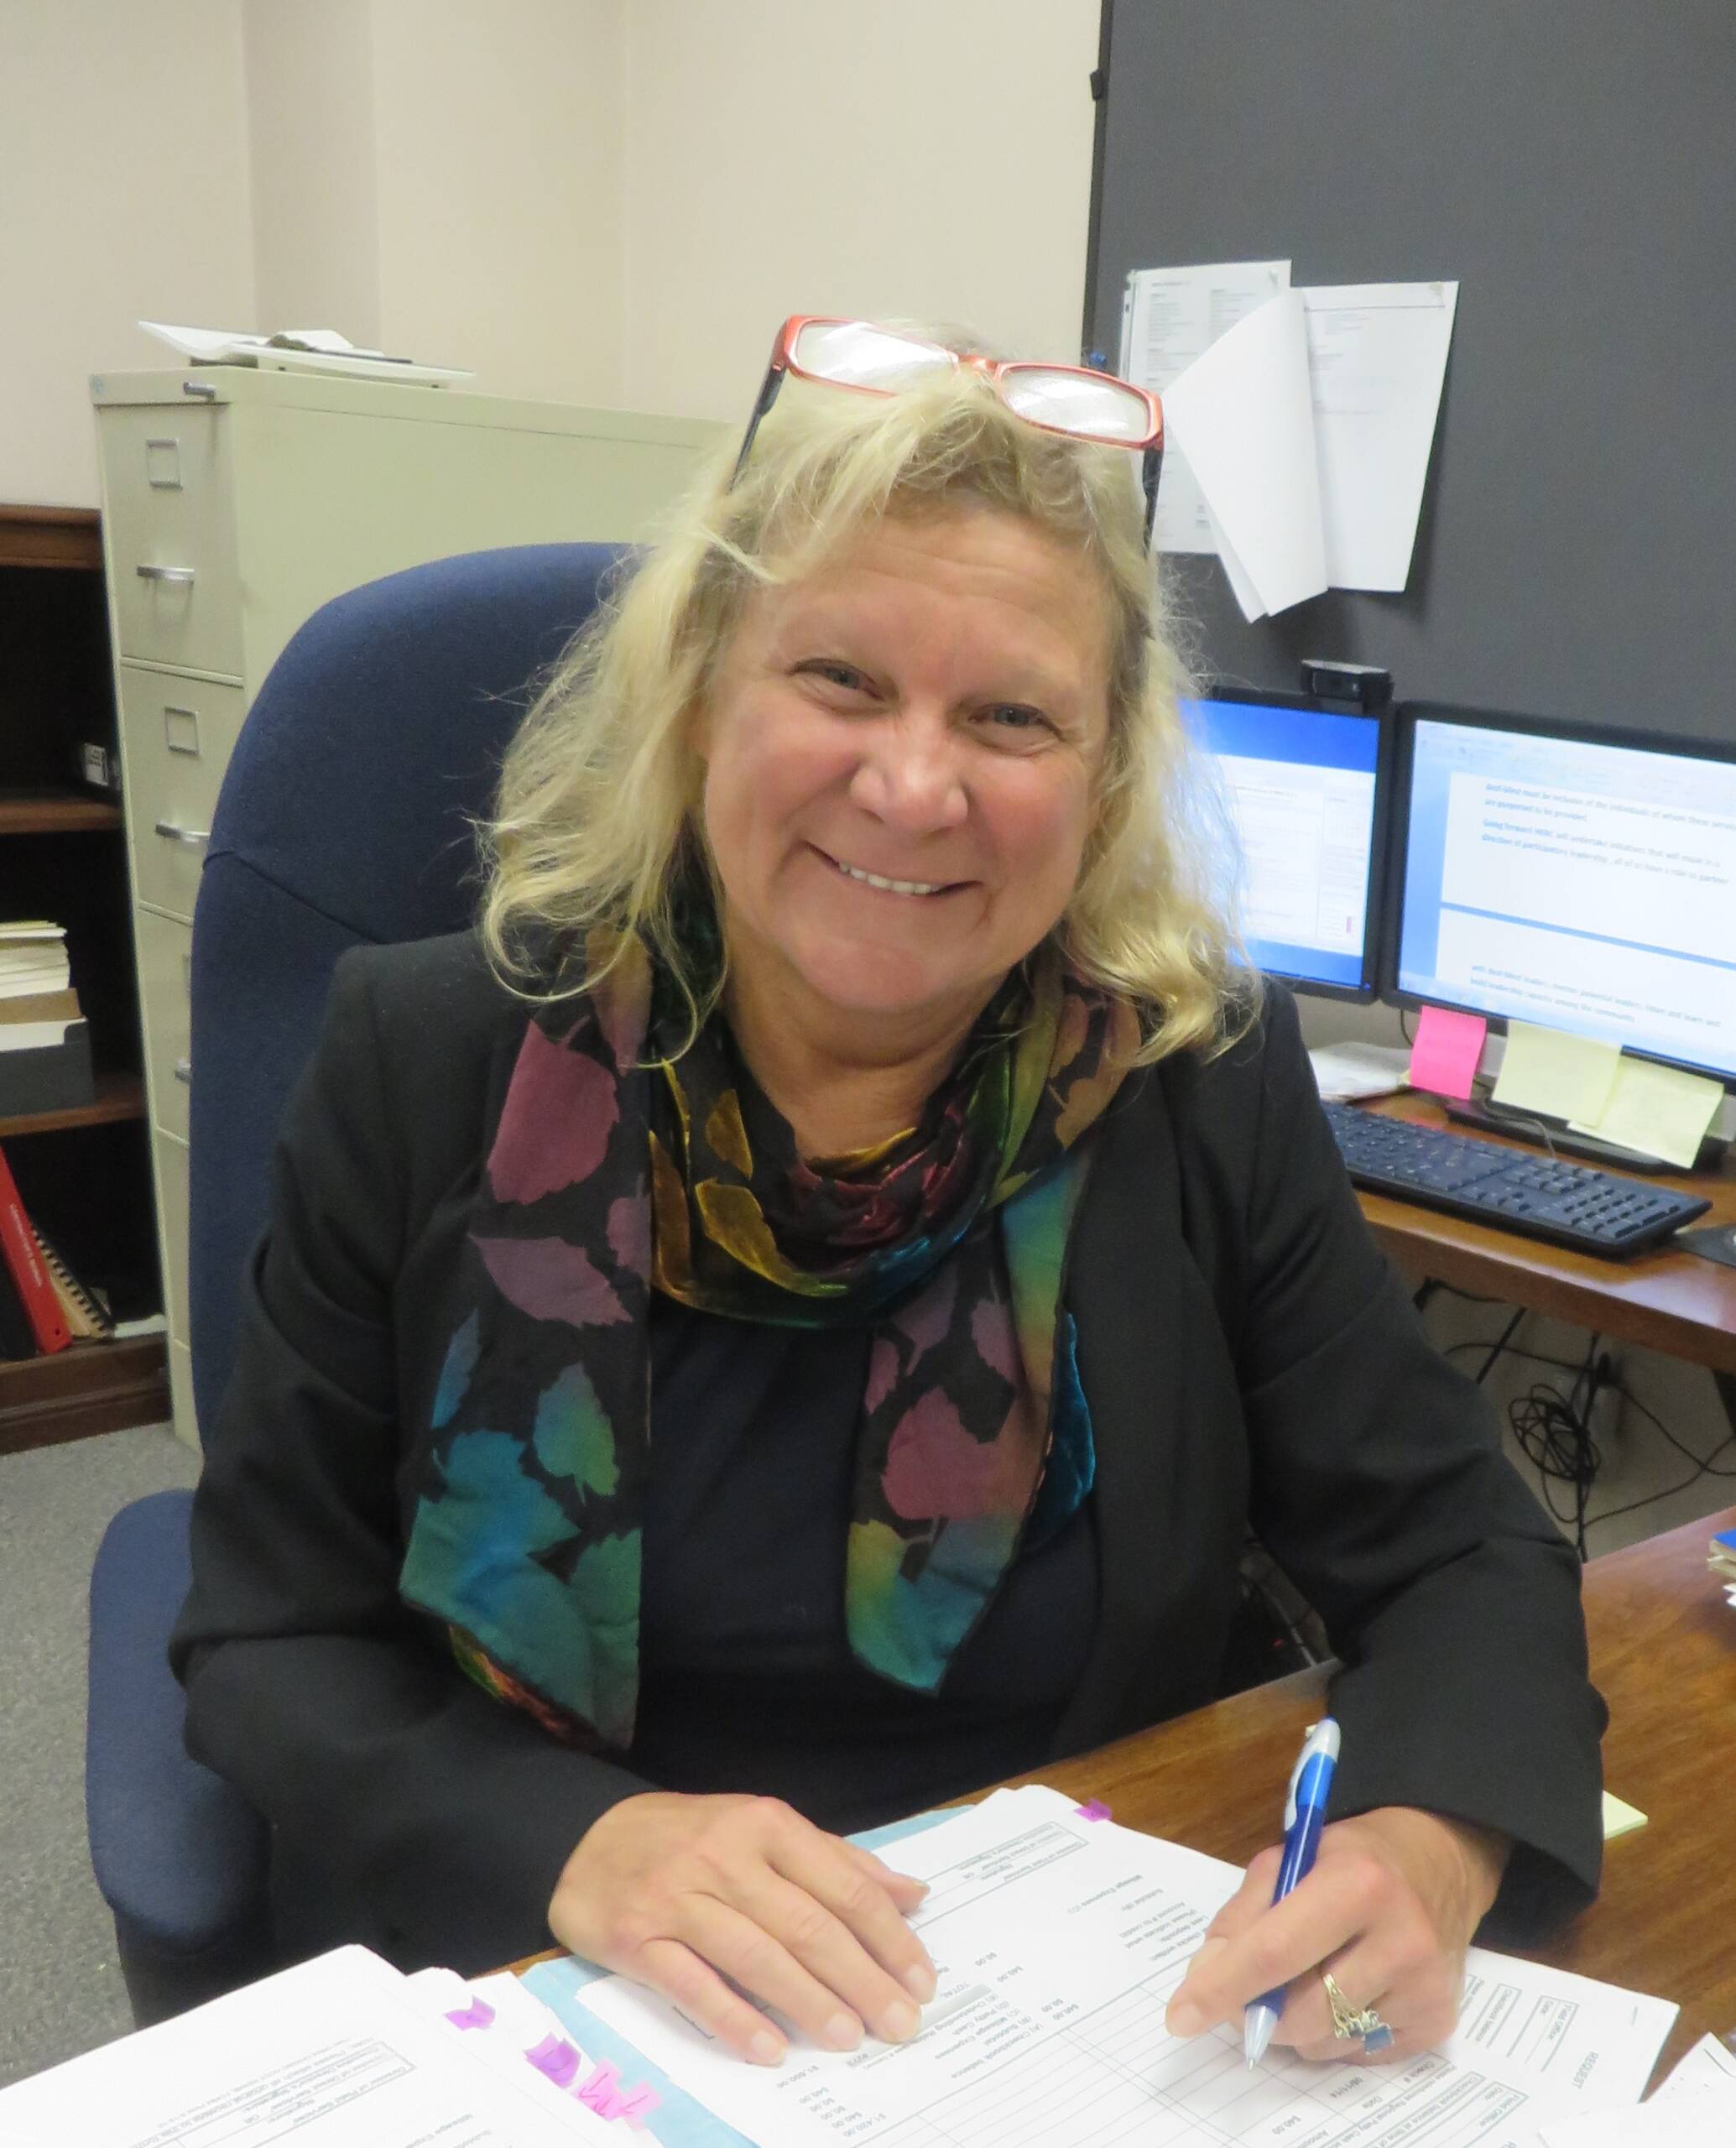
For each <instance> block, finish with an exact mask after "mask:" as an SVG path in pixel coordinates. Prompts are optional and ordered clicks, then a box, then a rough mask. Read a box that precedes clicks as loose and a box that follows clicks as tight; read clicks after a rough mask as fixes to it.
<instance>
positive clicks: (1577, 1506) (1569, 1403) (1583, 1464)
mask: <svg viewBox="0 0 1736 2148" xmlns="http://www.w3.org/2000/svg"><path fill="white" fill-rule="evenodd" d="M1439 1287H1440V1288H1441V1289H1442V1290H1447V1291H1448V1292H1450V1293H1451V1295H1452V1296H1454V1297H1460V1298H1467V1299H1471V1300H1472V1301H1473V1303H1478V1304H1493V1303H1494V1302H1496V1301H1494V1300H1492V1299H1475V1298H1473V1294H1472V1293H1471V1292H1470V1291H1468V1290H1459V1289H1457V1287H1456V1286H1455V1285H1452V1284H1450V1283H1443V1284H1441V1285H1440V1286H1439ZM1523 1316H1524V1311H1523V1308H1521V1310H1520V1312H1518V1313H1515V1314H1514V1316H1513V1318H1512V1319H1510V1320H1509V1322H1508V1323H1507V1325H1506V1327H1504V1329H1503V1330H1502V1332H1501V1334H1500V1337H1499V1339H1498V1340H1497V1341H1496V1342H1495V1343H1494V1344H1493V1345H1491V1344H1490V1343H1488V1342H1487V1341H1486V1340H1482V1341H1479V1340H1472V1341H1468V1342H1464V1343H1449V1344H1448V1345H1447V1348H1445V1349H1444V1350H1443V1351H1442V1353H1441V1355H1442V1356H1443V1357H1448V1358H1451V1357H1457V1356H1458V1355H1460V1354H1462V1353H1464V1352H1467V1351H1470V1350H1482V1351H1483V1352H1485V1353H1486V1355H1485V1356H1484V1358H1483V1363H1482V1365H1481V1367H1480V1368H1479V1369H1478V1372H1477V1373H1476V1374H1475V1375H1474V1377H1475V1379H1476V1380H1477V1383H1478V1385H1481V1384H1482V1383H1483V1380H1484V1379H1487V1378H1488V1374H1489V1372H1490V1371H1491V1370H1492V1369H1493V1368H1494V1364H1495V1363H1496V1362H1497V1360H1498V1359H1499V1358H1500V1357H1501V1355H1502V1353H1506V1354H1508V1355H1509V1356H1510V1357H1514V1358H1525V1361H1526V1362H1527V1363H1530V1364H1538V1365H1547V1366H1549V1367H1551V1369H1553V1370H1555V1371H1557V1372H1565V1373H1572V1374H1573V1376H1574V1380H1573V1385H1572V1388H1571V1389H1569V1391H1568V1393H1567V1395H1566V1396H1563V1395H1561V1393H1560V1392H1559V1391H1558V1390H1557V1389H1555V1388H1552V1387H1551V1386H1549V1385H1548V1384H1546V1382H1543V1381H1538V1382H1536V1383H1535V1384H1533V1385H1532V1386H1531V1387H1530V1389H1528V1390H1527V1391H1526V1393H1525V1394H1524V1395H1516V1396H1515V1397H1514V1399H1513V1400H1512V1401H1510V1402H1509V1404H1508V1405H1507V1415H1508V1421H1509V1424H1510V1425H1511V1426H1512V1427H1513V1434H1514V1439H1515V1440H1516V1441H1517V1442H1518V1443H1519V1445H1520V1449H1521V1450H1522V1452H1524V1453H1525V1457H1526V1458H1527V1459H1528V1460H1529V1461H1530V1462H1531V1464H1532V1466H1533V1467H1534V1468H1535V1469H1536V1471H1537V1473H1538V1477H1539V1478H1540V1480H1541V1493H1542V1498H1543V1503H1544V1504H1545V1506H1546V1507H1547V1508H1548V1509H1549V1511H1550V1513H1551V1515H1553V1516H1554V1518H1555V1519H1556V1521H1558V1522H1560V1523H1561V1525H1562V1527H1563V1528H1572V1530H1573V1532H1574V1540H1575V1543H1576V1546H1577V1550H1578V1552H1579V1556H1580V1557H1581V1558H1582V1559H1584V1558H1585V1557H1586V1556H1587V1551H1586V1533H1587V1530H1593V1529H1596V1528H1598V1526H1599V1525H1601V1524H1602V1523H1603V1522H1606V1521H1614V1520H1617V1519H1618V1518H1619V1516H1621V1515H1629V1514H1636V1513H1638V1512H1639V1510H1640V1509H1641V1508H1642V1507H1649V1506H1654V1505H1655V1504H1657V1502H1658V1501H1659V1500H1660V1499H1674V1498H1675V1497H1676V1494H1678V1493H1680V1492H1685V1491H1687V1490H1688V1489H1689V1488H1691V1487H1692V1486H1693V1485H1695V1484H1697V1483H1699V1481H1700V1480H1701V1478H1702V1477H1724V1478H1736V1468H1719V1467H1718V1461H1717V1457H1718V1456H1719V1455H1721V1454H1723V1452H1724V1450H1725V1449H1726V1448H1727V1447H1732V1446H1736V1428H1733V1429H1732V1430H1731V1431H1729V1432H1728V1433H1727V1434H1726V1435H1725V1436H1724V1437H1723V1439H1722V1440H1720V1441H1719V1442H1718V1444H1717V1445H1716V1446H1715V1447H1713V1450H1712V1452H1711V1453H1710V1454H1706V1455H1700V1454H1696V1453H1695V1452H1694V1450H1693V1449H1692V1447H1689V1446H1688V1445H1687V1443H1686V1442H1685V1441H1683V1440H1681V1439H1678V1438H1677V1437H1676V1434H1675V1433H1674V1432H1672V1431H1671V1429H1670V1427H1669V1426H1667V1425H1666V1423H1665V1422H1664V1421H1663V1419H1662V1418H1661V1417H1660V1416H1659V1415H1658V1413H1657V1412H1656V1410H1654V1409H1652V1408H1651V1407H1650V1405H1649V1404H1647V1403H1645V1402H1642V1401H1641V1400H1640V1397H1639V1396H1638V1395H1635V1394H1634V1390H1633V1389H1632V1388H1630V1387H1629V1385H1628V1384H1627V1382H1626V1381H1625V1380H1624V1379H1619V1378H1617V1377H1616V1376H1615V1374H1613V1371H1612V1370H1611V1369H1610V1365H1609V1360H1608V1358H1607V1357H1606V1358H1601V1359H1600V1358H1599V1357H1598V1337H1596V1336H1593V1337H1592V1343H1591V1348H1590V1349H1589V1351H1588V1352H1587V1355H1586V1358H1585V1360H1584V1362H1583V1363H1575V1362H1574V1361H1573V1360H1572V1359H1571V1358H1554V1357H1551V1356H1549V1355H1548V1354H1547V1353H1546V1352H1543V1351H1541V1350H1527V1349H1522V1348H1516V1347H1515V1346H1514V1343H1513V1339H1512V1338H1513V1335H1514V1331H1515V1330H1516V1329H1517V1327H1518V1326H1519V1323H1520V1320H1521V1319H1522V1318H1523ZM1606 1389H1608V1390H1609V1391H1611V1392H1613V1393H1614V1394H1616V1395H1619V1396H1620V1398H1621V1400H1623V1402H1624V1403H1626V1404H1629V1405H1631V1406H1632V1407H1633V1408H1634V1409H1635V1410H1638V1411H1639V1413H1640V1415H1641V1416H1642V1417H1644V1418H1645V1421H1646V1422H1647V1423H1648V1424H1650V1426H1652V1428H1653V1429H1654V1430H1655V1431H1656V1432H1657V1433H1658V1435H1659V1436H1660V1438H1661V1439H1662V1440H1663V1441H1664V1442H1666V1445H1668V1446H1670V1447H1673V1448H1674V1449H1675V1450H1676V1453H1678V1454H1679V1455H1681V1457H1682V1459H1683V1460H1684V1461H1686V1462H1692V1463H1693V1465H1694V1466H1693V1468H1692V1471H1691V1472H1690V1473H1688V1475H1687V1476H1686V1477H1684V1478H1682V1480H1681V1483H1679V1484H1671V1485H1667V1486H1666V1487H1665V1488H1664V1489H1663V1490H1662V1491H1658V1492H1648V1493H1647V1494H1645V1498H1644V1499H1629V1500H1628V1501H1627V1502H1626V1503H1625V1504H1624V1505H1621V1506H1619V1507H1606V1508H1605V1509H1604V1510H1603V1513H1602V1514H1593V1513H1591V1512H1590V1511H1589V1510H1588V1509H1589V1504H1590V1494H1591V1491H1592V1487H1593V1479H1594V1478H1595V1477H1596V1474H1597V1472H1598V1468H1600V1467H1601V1465H1602V1462H1603V1455H1602V1452H1601V1451H1600V1450H1599V1448H1598V1445H1597V1442H1596V1441H1595V1440H1594V1438H1593V1435H1592V1430H1591V1416H1592V1411H1593V1408H1594V1407H1595V1406H1596V1404H1597V1400H1598V1396H1599V1395H1601V1394H1603V1392H1604V1391H1605V1390H1606ZM1582 1390H1583V1392H1582ZM1558 1483H1566V1484H1567V1485H1568V1486H1569V1487H1570V1488H1571V1490H1572V1504H1571V1505H1570V1506H1569V1508H1568V1510H1567V1512H1566V1513H1563V1512H1562V1511H1561V1509H1560V1508H1559V1507H1558V1506H1557V1505H1556V1501H1555V1498H1554V1495H1553V1493H1552V1491H1551V1486H1552V1485H1553V1484H1558Z"/></svg>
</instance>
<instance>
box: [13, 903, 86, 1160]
mask: <svg viewBox="0 0 1736 2148" xmlns="http://www.w3.org/2000/svg"><path fill="white" fill-rule="evenodd" d="M95 1095H96V1089H95V1086H94V1084H93V1082H92V1080H91V1032H90V1024H89V1023H87V1022H86V1019H85V1017H84V1010H83V1009H81V1007H80V1005H79V1004H78V994H77V993H76V992H75V991H74V990H73V988H72V972H71V969H70V967H69V965H68V963H67V960H66V931H65V926H64V925H50V924H49V923H48V922H47V921H46V920H44V919H41V918H25V919H20V920H17V921H15V922H12V923H5V924H0V1118H18V1117H22V1116H24V1115H25V1114H28V1113H31V1112H39V1111H70V1110H74V1109H76V1108H77V1107H78V1106H79V1105H81V1104H87V1103H90V1102H91V1100H92V1098H93V1097H95Z"/></svg>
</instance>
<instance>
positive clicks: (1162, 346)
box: [1121, 261, 1290, 581]
mask: <svg viewBox="0 0 1736 2148" xmlns="http://www.w3.org/2000/svg"><path fill="white" fill-rule="evenodd" d="M1288 289H1290V263H1289V262H1287V261H1217V262H1208V263H1203V264H1202V265H1200V266H1197V267H1195V268H1190V269H1135V270H1134V273H1133V274H1132V275H1130V276H1129V278H1128V279H1127V284H1126V287H1125V289H1124V290H1123V294H1122V301H1121V373H1122V376H1123V378H1124V379H1127V380H1132V381H1136V382H1138V383H1139V386H1140V387H1141V388H1150V390H1151V391H1152V393H1153V394H1156V395H1164V394H1167V393H1168V391H1169V388H1170V383H1172V382H1173V381H1175V380H1176V379H1177V378H1179V377H1180V376H1181V374H1182V373H1185V372H1186V370H1187V368H1188V367H1189V366H1191V364H1192V363H1193V362H1194V360H1195V359H1196V358H1198V357H1204V355H1205V353H1206V352H1207V351H1209V350H1210V349H1211V347H1212V345H1213V344H1214V343H1215V342H1216V341H1217V339H1218V337H1219V336H1222V334H1223V333H1224V331H1225V330H1226V329H1229V328H1233V327H1234V326H1235V325H1236V323H1237V322H1238V321H1240V320H1241V319H1243V316H1244V315H1247V314H1250V313H1252V312H1253V311H1254V309H1255V307H1256V306H1262V305H1264V304H1265V303H1266V301H1267V300H1268V299H1270V298H1275V297H1276V296H1277V295H1278V293H1279V292H1280V291H1285V290H1288ZM1151 541H1152V545H1153V548H1154V549H1155V550H1157V551H1160V552H1217V553H1218V554H1219V556H1220V557H1222V559H1223V563H1224V566H1225V568H1226V570H1227V571H1229V573H1230V576H1231V580H1232V581H1234V579H1235V575H1236V571H1237V570H1235V569H1233V568H1232V567H1231V566H1230V560H1229V558H1228V555H1225V554H1224V553H1223V552H1222V547H1221V544H1220V540H1219V534H1218V532H1217V529H1216V528H1215V527H1214V525H1213V523H1212V515H1211V511H1210V509H1209V508H1207V505H1206V503H1205V499H1204V497H1203V495H1202V493H1201V491H1200V487H1199V483H1198V481H1197V480H1196V477H1194V474H1193V472H1192V471H1191V469H1190V468H1189V467H1188V464H1187V456H1186V451H1184V450H1183V449H1181V447H1179V446H1176V444H1175V443H1174V442H1166V443H1165V452H1164V474H1163V483H1162V484H1161V485H1160V487H1159V488H1158V495H1157V524H1156V528H1155V530H1154V531H1153V534H1152V540H1151Z"/></svg>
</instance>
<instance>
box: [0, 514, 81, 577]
mask: <svg viewBox="0 0 1736 2148" xmlns="http://www.w3.org/2000/svg"><path fill="white" fill-rule="evenodd" d="M0 567H67V568H70V569H72V570H73V571H76V572H79V573H83V574H101V573H102V516H101V515H100V514H97V512H96V508H93V507H8V506H7V505H6V504H5V503H3V502H0Z"/></svg>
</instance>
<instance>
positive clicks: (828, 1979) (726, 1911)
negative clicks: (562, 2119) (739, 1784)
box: [549, 1791, 935, 2066]
mask: <svg viewBox="0 0 1736 2148" xmlns="http://www.w3.org/2000/svg"><path fill="white" fill-rule="evenodd" d="M927 1892H928V1889H927V1886H926V1885H925V1882H923V1881H922V1880H910V1879H907V1878H905V1877H904V1874H901V1873H897V1872H894V1871H893V1870H892V1869H890V1868H889V1866H887V1865H884V1864H882V1863H881V1862H880V1860H879V1859H878V1858H877V1857H875V1856H873V1855H872V1854H871V1853H869V1852H868V1851H867V1850H865V1849H858V1848H857V1846H856V1845H855V1844H854V1843H847V1842H843V1841H842V1840H840V1838H838V1837H837V1836H836V1835H828V1834H826V1833H824V1832H823V1831H822V1830H821V1828H819V1827H815V1826H814V1825H813V1824H812V1823H811V1822H809V1821H806V1820H805V1819H803V1818H802V1817H801V1815H800V1813H799V1812H793V1811H792V1810H791V1809H790V1807H789V1806H787V1805H785V1804H782V1803H780V1802H779V1800H777V1799H776V1798H771V1797H735V1796H728V1797H683V1796H676V1795H675V1793H673V1792H670V1791H648V1792H646V1793H645V1794H644V1795H643V1796H638V1797H627V1798H623V1800H622V1801H621V1802H620V1803H619V1804H618V1805H615V1806H612V1807H610V1809H609V1810H608V1811H607V1812H605V1813H604V1814H603V1816H602V1818H601V1819H600V1820H598V1821H597V1822H596V1824H595V1825H594V1826H593V1827H591V1828H590V1829H589V1830H588V1831H587V1833H586V1835H585V1837H584V1838H583V1840H582V1841H581V1843H580V1844H579V1846H578V1848H576V1850H575V1851H574V1852H573V1853H572V1855H571V1857H570V1858H569V1859H567V1861H566V1868H565V1869H564V1870H563V1871H562V1873H561V1874H560V1880H559V1882H558V1883H557V1884H556V1886H555V1894H554V1899H553V1900H551V1901H550V1905H549V1926H550V1930H551V1931H552V1932H553V1933H554V1935H555V1937H556V1938H557V1939H558V1940H559V1941H560V1943H561V1945H562V1946H563V1947H571V1949H572V1951H573V1952H574V1953H576V1954H581V1955H584V1956H585V1957H586V1958H587V1959H589V1960H591V1961H593V1962H597V1963H601V1964H602V1967H603V1968H608V1969H615V1970H618V1972H619V1973H621V1974H622V1975H623V1976H628V1977H631V1978H633V1979H634V1980H635V1981H636V1982H637V1983H639V1984H649V1986H650V1987H651V1989H653V1990H654V1991H659V1992H661V1993H662V1994H663V1995H664V1997H665V1999H670V2000H671V2001H672V2002H673V2003H674V2005H676V2006H678V2007H680V2010H681V2011H682V2013H684V2014H685V2015H687V2016H688V2017H689V2019H690V2020H693V2021H696V2022H697V2023H698V2024H699V2025H700V2026H701V2028H702V2029H705V2030H707V2031H710V2032H711V2033H712V2035H713V2036H718V2037H720V2038H721V2039H722V2041H723V2042H725V2043H727V2045H728V2046H730V2048H731V2049H732V2051H734V2052H738V2054H739V2055H740V2056H741V2057H743V2058H748V2059H752V2060H753V2061H754V2062H755V2063H756V2064H758V2065H760V2066H775V2065H777V2064H778V2062H779V2060H781V2059H782V2057H783V2056H784V2052H785V2039H784V2037H783V2036H782V2034H781V2033H780V2032H779V2030H778V2028H777V2027H776V2026H775V2025H774V2023H772V2022H771V2021H769V2020H767V2018H766V2017H765V2015H764V2014H761V2013H760V2012H759V2011H758V2010H756V2008H755V2007H753V2005H751V2004H750V2003H749V2001H748V1999H746V1998H743V1996H742V1993H743V1992H747V1993H749V1994H752V1996H753V1998H754V1999H759V2001H760V2002H761V2003H762V2004H763V2005H766V2006H772V2007H775V2008H776V2009H777V2010H778V2011H779V2013H780V2014H783V2015H785V2016H786V2017H787V2018H788V2019H789V2020H791V2021H793V2022H794V2023H795V2025H796V2026H797V2028H799V2029H800V2030H801V2031H802V2032H803V2034H804V2035H805V2036H810V2037H811V2038H812V2040H813V2041H815V2042H816V2043H817V2044H821V2045H824V2046H826V2048H827V2049H828V2050H832V2051H852V2050H853V2049H854V2048H855V2047H856V2046H857V2045H858V2044H859V2043H860V2042H861V2041H862V2037H863V2030H864V2028H865V2027H866V2028H868V2029H872V2030H873V2032H874V2034H875V2035H876V2036H881V2037H884V2038H885V2039H886V2040H887V2041H889V2042H893V2043H901V2042H903V2041H905V2040H906V2039H907V2038H909V2037H910V2036H914V2035H915V2033H916V2031H917V2028H918V2027H919V2025H920V2016H919V2015H918V2013H917V2004H918V2003H924V2002H925V2001H927V2000H928V1999H932V1998H933V1996H934V1990H935V1973H934V1964H933V1963H931V1961H930V1960H929V1958H928V1954H927V1951H926V1950H925V1947H923V1944H922V1942H921V1941H920V1939H918V1938H917V1937H916V1935H915V1932H912V1931H911V1929H910V1926H909V1925H908V1924H907V1923H906V1922H905V1921H904V1919H905V1918H906V1917H907V1916H910V1913H911V1911H914V1910H915V1907H916V1906H917V1905H918V1904H919V1903H920V1901H921V1900H922V1897H923V1896H924V1895H925V1894H926V1893H927ZM726 1979H727V1981H726ZM732 1986H739V1987H740V1990H737V1989H732ZM913 2002H915V2003H913Z"/></svg>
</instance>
